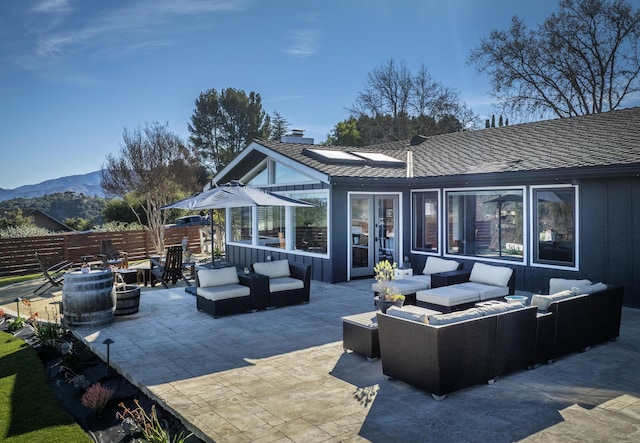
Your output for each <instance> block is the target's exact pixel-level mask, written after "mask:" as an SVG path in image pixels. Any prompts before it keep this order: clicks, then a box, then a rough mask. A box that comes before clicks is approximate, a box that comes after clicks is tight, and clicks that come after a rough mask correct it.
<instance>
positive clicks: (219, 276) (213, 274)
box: [197, 267, 240, 288]
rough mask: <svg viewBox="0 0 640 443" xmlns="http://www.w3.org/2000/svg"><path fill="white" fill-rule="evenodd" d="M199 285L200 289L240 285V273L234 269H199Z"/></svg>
mask: <svg viewBox="0 0 640 443" xmlns="http://www.w3.org/2000/svg"><path fill="white" fill-rule="evenodd" d="M197 272H198V284H199V285H200V287H203V288H206V287H215V286H224V285H233V284H238V283H239V282H240V280H239V279H238V271H237V270H236V268H234V267H228V268H219V269H198V271H197Z"/></svg>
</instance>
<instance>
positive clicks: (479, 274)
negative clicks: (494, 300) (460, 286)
mask: <svg viewBox="0 0 640 443" xmlns="http://www.w3.org/2000/svg"><path fill="white" fill-rule="evenodd" d="M511 274H513V269H511V268H507V267H506V266H491V265H485V264H484V263H475V264H474V265H473V268H472V269H471V275H470V276H469V281H473V282H476V283H485V284H487V285H493V286H509V279H510V278H511Z"/></svg>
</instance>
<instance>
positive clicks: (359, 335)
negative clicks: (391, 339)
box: [342, 311, 380, 362]
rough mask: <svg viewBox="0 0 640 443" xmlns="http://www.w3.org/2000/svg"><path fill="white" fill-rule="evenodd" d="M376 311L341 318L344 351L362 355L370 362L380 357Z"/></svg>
mask: <svg viewBox="0 0 640 443" xmlns="http://www.w3.org/2000/svg"><path fill="white" fill-rule="evenodd" d="M377 314H378V311H371V312H363V313H361V314H354V315H347V316H345V317H342V346H343V348H344V351H345V352H347V350H351V351H352V352H355V353H357V354H361V355H364V356H365V357H367V360H368V361H370V362H374V361H376V360H377V359H378V358H379V357H380V342H379V341H378V323H377Z"/></svg>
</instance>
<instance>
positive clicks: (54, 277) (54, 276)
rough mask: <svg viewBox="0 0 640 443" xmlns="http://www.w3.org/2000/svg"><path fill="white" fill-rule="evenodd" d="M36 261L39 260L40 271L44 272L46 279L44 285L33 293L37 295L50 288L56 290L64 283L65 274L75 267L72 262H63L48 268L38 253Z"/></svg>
mask: <svg viewBox="0 0 640 443" xmlns="http://www.w3.org/2000/svg"><path fill="white" fill-rule="evenodd" d="M36 260H38V266H40V270H41V271H42V276H43V277H44V279H45V280H44V283H42V284H41V285H40V286H38V287H37V288H36V289H35V290H34V291H33V293H34V294H37V293H38V292H40V291H43V292H44V291H45V290H47V289H50V288H54V287H57V286H61V285H62V282H63V281H64V273H65V272H66V271H67V270H70V269H71V268H72V267H73V263H72V262H70V261H67V260H65V261H61V262H59V263H56V264H54V265H52V266H47V265H46V264H45V262H44V260H43V259H42V257H41V256H40V254H38V253H37V252H36Z"/></svg>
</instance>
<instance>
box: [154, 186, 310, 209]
mask: <svg viewBox="0 0 640 443" xmlns="http://www.w3.org/2000/svg"><path fill="white" fill-rule="evenodd" d="M243 206H303V207H304V206H307V207H308V206H313V205H312V204H311V203H307V202H304V201H301V200H296V199H294V198H290V197H285V196H282V195H278V194H274V193H272V192H267V191H263V190H262V189H257V188H252V187H250V186H245V185H244V184H243V183H241V182H239V181H236V180H234V181H231V182H229V183H226V184H224V185H222V186H219V187H216V188H211V189H208V190H206V191H203V192H201V193H200V194H198V195H195V196H193V197H190V198H186V199H183V200H180V201H177V202H175V203H171V204H170V205H167V206H163V207H162V209H171V208H178V209H191V210H198V209H216V208H239V207H243Z"/></svg>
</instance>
